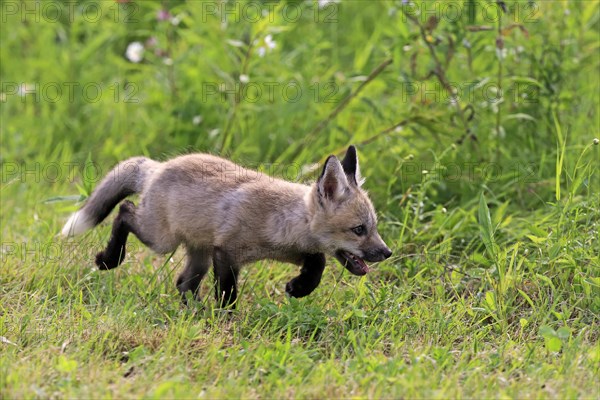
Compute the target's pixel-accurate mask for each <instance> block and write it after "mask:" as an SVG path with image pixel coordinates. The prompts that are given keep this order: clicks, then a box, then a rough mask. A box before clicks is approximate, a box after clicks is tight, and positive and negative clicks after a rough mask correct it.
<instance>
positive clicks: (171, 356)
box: [0, 0, 600, 399]
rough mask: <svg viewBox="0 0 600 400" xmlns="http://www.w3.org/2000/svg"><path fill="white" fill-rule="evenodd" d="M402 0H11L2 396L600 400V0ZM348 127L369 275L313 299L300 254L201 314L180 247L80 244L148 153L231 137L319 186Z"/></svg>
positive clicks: (253, 155) (248, 273) (279, 170)
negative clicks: (74, 227)
mask: <svg viewBox="0 0 600 400" xmlns="http://www.w3.org/2000/svg"><path fill="white" fill-rule="evenodd" d="M401 3H402V2H400V1H398V2H393V1H380V2H370V3H368V5H367V3H365V2H358V1H346V0H342V2H341V3H339V4H337V5H335V4H334V5H329V6H327V7H325V8H318V7H317V5H316V4H309V3H295V2H285V3H282V5H279V6H274V7H272V8H271V10H272V14H267V15H266V16H264V17H263V18H262V19H260V21H259V20H257V19H254V17H253V14H251V12H252V9H245V11H243V10H244V9H243V8H240V9H239V10H238V11H239V13H238V14H236V13H235V11H234V12H233V13H230V14H229V17H228V18H229V22H228V23H227V24H225V23H223V22H222V17H221V15H220V14H219V12H221V11H223V9H222V8H219V7H222V6H218V7H217V11H215V12H216V14H214V15H213V13H212V12H210V13H209V12H208V10H207V9H206V8H203V7H206V5H211V4H214V3H208V2H204V3H201V2H197V1H188V2H164V3H162V4H163V5H164V6H165V7H166V8H168V10H169V11H170V13H171V14H172V15H174V16H180V17H181V22H180V23H179V25H173V24H171V23H170V22H168V21H162V22H161V21H157V20H156V15H157V11H158V10H159V9H160V8H161V3H153V2H138V3H125V4H120V5H119V4H117V3H115V2H112V1H110V2H109V1H106V2H101V3H93V2H82V3H79V4H78V5H77V7H75V9H73V13H74V14H73V15H72V17H73V18H69V15H70V14H68V13H66V11H64V10H65V9H64V8H63V11H64V12H63V13H62V14H61V16H60V18H58V19H57V20H56V18H54V17H53V16H52V15H50V14H43V13H50V12H51V10H50V9H46V8H43V7H42V6H40V11H39V13H40V17H41V18H40V19H39V20H35V14H28V15H26V16H25V17H24V16H23V15H22V14H21V13H20V12H21V9H22V7H29V8H28V9H33V10H35V5H34V3H33V2H3V3H2V8H1V11H2V14H1V15H0V18H2V19H3V21H2V24H1V25H0V35H1V36H0V39H1V42H2V46H0V56H1V60H2V62H1V63H0V74H1V81H2V89H1V90H0V96H2V97H1V103H0V117H1V127H0V133H1V135H2V137H1V139H2V140H1V143H0V150H1V151H0V162H1V164H2V181H1V185H2V187H1V191H0V195H1V210H0V217H1V234H2V239H1V242H2V249H1V254H0V255H1V269H0V336H1V337H2V339H1V342H0V362H1V364H0V368H1V369H0V397H2V398H85V397H94V398H98V397H112V398H132V397H156V398H158V397H171V398H172V397H205V398H217V397H218V398H224V397H227V398H230V397H234V398H235V397H238V398H239V397H244V398H246V397H251V398H258V397H260V398H272V397H276V398H282V397H283V398H292V397H294V398H295V397H299V398H349V397H368V398H454V397H471V398H492V397H493V398H506V397H509V398H557V399H558V398H594V399H598V398H600V384H599V383H598V378H597V377H598V375H600V347H599V343H598V339H599V337H598V336H599V334H598V332H600V317H599V315H600V259H599V251H598V249H599V248H600V243H599V235H598V229H599V226H598V223H599V222H598V221H600V205H599V204H600V190H599V188H600V171H599V165H600V163H599V162H598V160H599V159H600V146H595V145H594V144H593V139H594V138H597V137H599V136H600V133H599V131H598V127H599V126H600V120H599V117H598V111H599V105H600V99H599V96H600V90H599V89H600V82H599V79H598V75H597V71H598V67H599V66H600V59H599V49H600V40H599V39H598V37H599V35H598V30H599V19H600V13H599V7H598V2H597V1H586V2H579V1H567V2H539V3H537V5H536V6H535V7H532V6H530V5H528V4H529V3H528V2H522V3H515V2H506V3H507V5H508V11H509V12H508V13H507V14H503V17H502V19H501V20H498V19H493V20H490V19H489V18H488V19H486V18H485V15H489V14H484V8H485V7H486V5H487V7H492V8H488V11H489V12H490V13H491V12H492V11H490V10H493V9H495V6H494V5H493V3H491V2H490V3H485V2H479V3H476V4H477V5H476V6H475V7H474V8H469V7H470V6H469V4H473V3H469V2H454V3H448V2H445V3H437V4H439V5H440V7H441V8H440V10H444V8H443V7H444V6H446V5H448V4H459V5H462V6H463V7H464V8H463V13H462V14H461V17H460V18H458V19H454V18H450V16H451V15H450V14H440V16H441V18H440V20H439V23H438V25H437V26H436V27H434V25H435V23H434V22H435V21H432V20H428V19H427V18H423V17H421V16H417V17H416V19H415V20H411V18H409V16H411V17H412V16H413V15H417V14H415V13H414V10H412V9H404V12H405V13H403V11H402V6H401ZM53 4H57V5H60V4H62V3H53ZM86 4H88V5H89V4H92V5H99V6H100V9H101V10H102V17H100V18H97V19H95V18H92V17H93V16H94V15H95V14H94V13H93V12H92V11H93V10H92V9H89V10H88V12H89V13H91V14H88V16H87V17H85V16H84V14H83V13H84V12H85V10H86V7H88V6H86ZM239 4H242V5H243V3H239ZM286 4H287V5H288V7H291V8H289V9H288V12H289V13H291V12H292V10H293V9H294V10H295V9H297V10H301V13H300V14H299V16H298V17H297V18H296V17H295V16H294V17H293V18H291V17H290V15H292V16H293V15H295V14H284V10H283V8H284V5H286ZM295 5H296V6H295ZM13 6H14V7H17V8H16V9H15V8H11V7H13ZM65 7H66V6H65ZM240 7H241V6H240ZM294 7H297V8H294ZM15 10H17V11H16V12H15ZM44 10H45V11H44ZM67 10H68V9H67ZM117 11H118V12H117ZM517 11H518V12H517ZM34 12H35V11H34ZM90 15H92V17H90ZM283 15H288V18H285V17H284V16H283ZM271 17H272V18H271ZM292 19H293V20H292ZM55 20H56V21H55ZM236 20H237V22H236ZM488 28H489V29H491V30H488ZM498 29H499V30H500V32H502V33H503V34H502V41H503V42H504V44H503V46H504V49H506V56H505V57H504V58H502V59H501V62H499V61H500V60H499V58H498V56H497V53H498V52H499V49H497V48H496V46H498V41H497V35H498V33H497V31H498ZM267 34H271V35H272V38H273V40H274V41H275V42H276V46H275V48H274V49H270V50H269V49H267V50H265V55H264V57H261V56H260V55H259V54H258V51H259V50H258V48H259V47H261V46H262V47H265V37H266V35H267ZM150 37H155V38H156V40H157V41H158V45H157V46H158V47H157V48H148V44H147V42H146V41H147V40H148V39H149V38H150ZM254 40H256V44H254V45H252V46H250V47H249V46H248V43H251V42H253V41H254ZM132 41H141V42H143V43H145V44H146V46H147V50H146V52H145V54H144V61H143V62H141V63H132V62H129V61H128V60H127V59H126V58H124V56H123V54H124V53H125V49H126V48H127V45H128V43H130V42H132ZM165 59H169V60H171V61H172V63H171V62H169V61H167V62H166V63H165ZM389 59H392V60H393V61H392V62H391V63H390V64H389V65H387V64H386V60H389ZM436 60H437V61H436ZM378 66H382V68H383V69H382V70H381V71H379V70H378V69H377V68H378ZM432 70H435V71H437V72H436V74H430V73H429V72H430V71H432ZM240 75H247V76H248V77H249V84H246V85H241V86H240ZM444 81H447V82H450V83H452V84H453V85H454V86H457V87H459V88H460V90H461V93H460V94H461V96H460V98H459V99H458V101H457V102H456V104H455V105H454V104H452V103H449V102H448V101H446V100H447V96H446V95H445V94H444V91H443V87H444ZM22 83H28V84H29V85H30V86H29V87H30V88H33V89H32V90H33V91H35V93H36V94H31V93H30V94H27V95H25V96H22V95H20V94H19V93H18V87H19V86H20V85H21V84H22ZM73 83H77V84H78V85H79V86H75V87H74V88H75V89H73V90H74V91H73V93H72V94H73V96H72V97H69V92H68V88H69V86H68V85H72V84H73ZM273 83H277V84H278V85H279V86H276V88H277V89H276V90H275V92H274V96H273V97H272V98H269V96H268V95H267V92H266V90H267V88H268V85H271V84H273ZM36 84H37V85H38V86H37V87H36V86H35V85H36ZM290 84H292V85H295V87H300V88H301V90H302V95H301V96H299V98H298V99H297V100H295V99H290V97H292V96H291V94H282V92H281V91H280V90H279V89H280V88H283V87H285V86H286V85H290ZM53 85H58V86H59V87H60V88H61V89H62V90H63V92H62V96H60V98H58V99H57V100H56V101H54V100H53V99H54V98H55V93H54V92H53V90H55V88H56V86H53ZM85 85H88V86H86V87H89V88H90V89H89V90H90V92H89V93H86V92H84V91H82V90H80V89H77V88H83V87H84V86H85ZM222 85H225V87H226V88H227V90H229V91H230V94H229V95H221V94H215V93H214V92H213V90H218V89H219V88H221V87H222ZM361 85H362V86H361ZM486 85H487V86H486ZM490 85H491V86H490ZM92 87H93V88H97V87H100V88H101V94H100V95H99V96H97V98H95V96H93V93H92V92H91V91H92V90H93V89H92ZM257 87H258V88H260V90H262V92H261V95H260V96H259V97H258V98H256V99H254V98H253V97H252V96H253V95H254V96H256V93H257V92H252V90H256V88H257ZM490 88H491V89H490ZM499 89H501V92H502V93H503V96H502V100H503V101H502V102H499V103H498V102H495V101H494V99H495V98H496V96H497V93H498V91H497V90H499ZM237 92H239V93H240V94H241V95H242V96H241V97H239V98H237V99H236V96H235V95H234V94H235V93H237ZM357 92H358V93H357ZM524 94H527V96H528V97H523V95H524ZM223 96H224V97H223ZM286 96H287V97H286ZM347 96H351V97H350V98H349V101H348V102H347V103H346V104H344V103H343V100H344V99H345V98H346V97H347ZM92 97H94V98H92ZM92 100H93V101H92ZM340 104H344V105H342V106H340ZM336 107H340V108H339V110H338V111H339V112H337V111H334V110H336ZM197 116H201V117H202V118H195V117H197ZM467 128H468V129H469V131H468V132H467V131H466V129H467ZM461 139H462V140H461ZM350 143H355V144H357V145H358V150H359V156H360V160H361V171H362V174H363V175H364V176H365V177H366V178H367V182H366V184H365V187H366V188H367V190H369V193H370V195H371V197H372V199H373V201H374V203H375V205H376V208H377V210H378V212H379V214H380V226H379V228H380V232H381V235H382V237H383V238H384V239H385V241H386V242H387V243H388V244H389V245H390V247H391V248H392V249H393V250H394V255H393V256H392V258H390V259H389V260H387V261H385V262H382V263H379V264H377V265H374V266H373V268H372V269H371V272H370V273H369V274H368V275H366V276H365V277H361V278H358V277H355V276H351V275H349V274H348V273H347V272H344V271H343V269H342V268H341V267H340V266H339V265H338V264H337V263H336V262H335V261H333V260H330V261H329V264H328V267H327V269H326V271H325V274H324V278H323V282H322V283H321V285H320V286H319V287H318V288H317V290H316V291H315V292H314V293H313V294H312V295H310V296H308V297H307V298H304V299H300V300H296V299H289V298H287V297H286V296H285V293H284V287H285V283H286V282H287V281H289V280H290V279H291V278H292V277H293V276H294V275H296V274H297V271H296V270H295V268H294V267H292V266H289V265H285V264H280V263H276V262H270V261H264V262H261V263H257V264H254V265H250V266H247V268H245V269H244V270H243V271H242V273H241V277H240V281H241V287H242V288H241V295H240V299H239V305H238V308H237V310H235V311H233V312H226V311H223V310H219V309H217V308H216V304H215V301H214V299H213V296H212V281H211V279H212V277H209V278H208V279H207V281H205V282H204V284H203V288H202V299H203V301H202V302H194V303H192V304H190V305H189V306H183V305H181V303H180V301H179V297H178V294H177V292H176V289H175V284H174V280H175V277H176V276H177V274H178V270H179V268H180V267H181V263H182V261H183V253H182V252H179V251H178V252H176V253H175V254H174V255H173V256H172V257H170V258H167V257H164V256H158V255H155V254H153V253H152V252H151V251H149V250H148V249H146V248H145V247H144V246H142V245H141V243H139V242H138V241H137V240H136V239H135V238H132V239H130V247H129V250H130V254H129V255H128V257H127V258H126V260H125V262H124V264H123V265H122V266H121V267H119V268H118V269H116V270H114V271H110V272H103V271H98V270H97V269H95V268H93V257H94V254H95V252H97V251H98V250H99V249H100V248H101V247H102V246H103V245H104V244H105V242H106V240H107V239H108V236H109V233H110V222H109V221H107V222H105V223H103V224H102V225H101V226H100V227H98V228H97V229H95V230H93V231H91V232H90V233H88V234H85V235H84V236H81V237H78V238H75V239H73V240H69V241H67V240H64V239H61V238H60V237H59V236H58V232H59V231H60V228H61V227H62V224H64V222H65V221H66V218H67V217H68V215H69V213H70V212H72V211H73V210H75V209H76V208H77V207H78V206H79V205H80V204H77V203H76V200H77V199H80V198H83V197H85V196H86V195H88V194H89V193H90V192H91V190H92V189H93V187H94V186H95V185H96V184H97V182H98V179H100V177H101V175H102V174H103V173H105V172H106V171H107V170H108V169H109V168H110V167H111V166H113V165H114V164H115V163H116V162H118V161H119V160H122V159H123V158H126V157H129V156H134V155H140V154H145V155H148V156H151V157H153V158H156V159H166V158H168V157H171V156H173V155H176V154H181V153H185V152H191V151H204V152H212V153H216V154H222V155H225V156H228V157H230V158H232V159H234V160H235V161H237V162H240V163H242V164H244V165H247V166H250V167H257V166H259V167H261V168H264V169H265V170H267V171H271V173H273V174H275V175H277V176H287V177H288V178H293V177H295V176H296V175H299V174H300V172H302V177H301V179H302V180H305V181H310V179H312V178H314V177H315V175H316V174H317V173H318V170H315V169H314V168H312V167H311V165H312V164H313V163H318V162H322V161H323V160H324V159H325V157H327V155H329V154H331V153H335V154H340V153H343V150H344V149H345V147H346V146H347V145H348V144H350ZM82 196H83V197H82Z"/></svg>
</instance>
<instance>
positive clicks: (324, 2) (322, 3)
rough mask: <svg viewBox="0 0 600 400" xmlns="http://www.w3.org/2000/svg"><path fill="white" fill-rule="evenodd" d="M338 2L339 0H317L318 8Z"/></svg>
mask: <svg viewBox="0 0 600 400" xmlns="http://www.w3.org/2000/svg"><path fill="white" fill-rule="evenodd" d="M332 3H333V4H335V3H339V0H318V4H319V8H325V7H327V5H328V4H332Z"/></svg>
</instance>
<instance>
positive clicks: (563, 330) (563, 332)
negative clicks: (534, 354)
mask: <svg viewBox="0 0 600 400" xmlns="http://www.w3.org/2000/svg"><path fill="white" fill-rule="evenodd" d="M556 334H557V336H558V337H559V338H561V339H562V340H568V339H569V338H570V337H571V330H570V329H569V328H567V327H566V326H562V327H560V328H558V330H557V331H556Z"/></svg>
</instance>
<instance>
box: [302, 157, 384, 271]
mask: <svg viewBox="0 0 600 400" xmlns="http://www.w3.org/2000/svg"><path fill="white" fill-rule="evenodd" d="M362 183H363V179H362V178H361V176H360V171H359V166H358V156H357V155H356V148H355V147H354V146H350V147H349V148H348V151H347V152H346V156H345V157H344V159H343V160H342V161H341V162H340V161H339V160H338V159H337V157H335V156H329V158H327V161H326V162H325V165H324V167H323V171H322V172H321V176H320V177H319V179H318V180H317V182H316V183H315V184H314V186H313V190H312V193H311V195H312V200H313V205H314V215H313V218H312V221H311V231H312V234H313V235H315V237H316V238H317V239H318V241H319V244H320V245H321V246H322V248H323V251H324V252H326V253H328V254H331V255H334V256H335V257H336V258H337V259H338V261H339V262H340V263H341V264H342V265H343V266H344V267H346V269H348V271H350V272H351V273H353V274H355V275H364V274H366V273H367V272H368V271H369V267H368V266H367V264H365V261H371V262H375V261H382V260H385V259H386V258H388V257H389V256H391V255H392V251H391V250H390V249H389V248H388V247H387V246H386V244H385V243H384V241H383V240H382V239H381V236H379V233H378V232H377V217H376V215H375V209H374V208H373V204H371V200H369V197H368V196H367V193H366V192H365V191H364V190H362V189H361V185H362Z"/></svg>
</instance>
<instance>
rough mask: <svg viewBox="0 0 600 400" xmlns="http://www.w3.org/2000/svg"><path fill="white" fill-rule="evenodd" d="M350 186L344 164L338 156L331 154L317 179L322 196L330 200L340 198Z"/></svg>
mask: <svg viewBox="0 0 600 400" xmlns="http://www.w3.org/2000/svg"><path fill="white" fill-rule="evenodd" d="M347 188H348V179H347V178H346V174H345V172H344V169H343V168H342V164H340V161H339V160H338V159H337V157H336V156H329V157H328V158H327V161H325V166H324V167H323V171H322V172H321V176H320V177H319V179H318V180H317V189H318V192H319V195H320V196H323V197H325V198H326V199H329V200H338V199H340V198H341V197H342V196H344V193H345V191H346V189H347Z"/></svg>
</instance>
